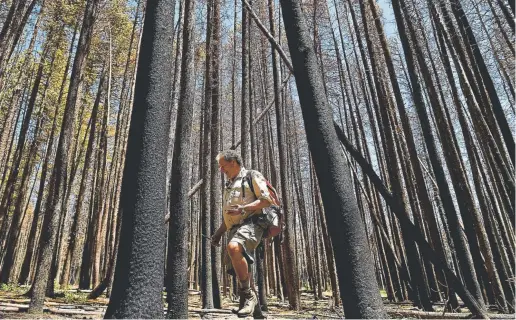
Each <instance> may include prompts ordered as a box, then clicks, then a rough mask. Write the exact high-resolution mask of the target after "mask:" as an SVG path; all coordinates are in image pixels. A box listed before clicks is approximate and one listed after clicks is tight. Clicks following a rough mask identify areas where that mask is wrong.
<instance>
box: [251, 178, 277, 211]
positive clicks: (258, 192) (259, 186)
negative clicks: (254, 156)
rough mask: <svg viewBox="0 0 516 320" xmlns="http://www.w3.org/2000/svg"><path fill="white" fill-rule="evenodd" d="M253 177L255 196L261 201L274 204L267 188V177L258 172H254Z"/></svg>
mask: <svg viewBox="0 0 516 320" xmlns="http://www.w3.org/2000/svg"><path fill="white" fill-rule="evenodd" d="M251 177H252V178H253V189H254V195H255V196H256V198H258V199H259V200H262V199H264V200H267V201H268V202H269V203H270V204H274V200H273V199H272V196H271V194H270V192H269V188H268V187H267V182H266V180H265V177H264V176H263V175H262V174H261V173H260V172H258V171H252V173H251Z"/></svg>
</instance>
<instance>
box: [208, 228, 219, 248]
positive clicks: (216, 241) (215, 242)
mask: <svg viewBox="0 0 516 320" xmlns="http://www.w3.org/2000/svg"><path fill="white" fill-rule="evenodd" d="M220 238H222V233H220V232H218V230H217V232H215V234H214V235H212V236H211V245H212V246H214V247H220V243H219V242H220Z"/></svg>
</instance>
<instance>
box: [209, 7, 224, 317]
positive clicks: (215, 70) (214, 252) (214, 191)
mask: <svg viewBox="0 0 516 320" xmlns="http://www.w3.org/2000/svg"><path fill="white" fill-rule="evenodd" d="M220 5H221V4H220V0H215V1H213V8H212V10H213V12H212V24H213V25H212V28H213V29H212V38H211V55H210V58H211V61H210V63H211V67H210V68H211V70H210V71H211V75H210V77H211V81H210V85H211V99H212V101H211V159H210V162H209V163H210V165H211V170H210V192H211V194H210V208H211V212H212V217H211V219H210V222H211V233H210V234H215V231H216V230H217V228H218V227H219V226H220V224H221V222H222V215H221V212H220V208H221V189H220V177H221V174H220V171H219V170H217V169H218V166H217V163H216V162H215V161H214V159H213V156H214V155H216V154H217V153H218V151H219V144H220V143H219V114H220V103H219V100H220V98H219V92H220V89H219V86H220V85H219V68H220V47H221V46H220ZM220 258H221V249H220V247H213V246H212V247H211V269H212V287H213V289H212V290H213V306H214V307H215V308H217V309H219V308H221V307H222V304H221V298H220V285H219V275H220V274H221V266H220V263H221V259H220Z"/></svg>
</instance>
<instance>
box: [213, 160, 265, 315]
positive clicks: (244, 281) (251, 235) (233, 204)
mask: <svg viewBox="0 0 516 320" xmlns="http://www.w3.org/2000/svg"><path fill="white" fill-rule="evenodd" d="M216 160H217V161H218V163H219V168H220V171H222V173H224V174H225V175H226V177H227V181H226V188H225V190H224V198H223V200H222V211H223V216H224V219H223V222H222V224H221V226H220V227H219V229H218V230H217V231H216V232H215V234H214V235H213V237H212V242H213V244H214V245H219V242H220V238H221V237H222V235H223V234H224V232H226V231H227V230H229V234H228V239H229V241H228V245H227V250H228V254H229V257H230V258H231V263H232V265H233V269H234V271H235V273H236V275H237V276H238V279H239V281H240V304H239V306H238V312H237V314H238V316H239V317H246V316H249V315H252V314H253V312H254V309H255V307H256V305H257V303H258V299H257V297H256V294H255V292H254V291H253V290H252V289H251V287H250V279H251V273H250V272H249V267H250V265H251V264H253V263H254V259H253V251H254V249H256V247H257V246H258V244H259V243H260V241H261V239H262V235H263V231H264V230H263V229H262V227H260V226H259V225H257V224H256V222H257V218H258V217H260V215H261V214H262V210H261V209H263V208H266V207H268V206H270V205H271V204H273V199H272V198H271V195H270V193H269V190H268V188H267V183H266V181H265V178H264V177H263V175H262V174H261V173H259V172H257V171H254V170H253V171H251V176H252V182H251V181H248V179H247V178H246V176H247V173H248V170H246V169H245V168H244V167H243V165H242V158H241V157H240V154H238V153H237V152H235V151H233V150H227V151H223V152H221V153H219V155H217V157H216ZM249 183H253V189H254V193H253V191H252V190H251V188H250V187H249Z"/></svg>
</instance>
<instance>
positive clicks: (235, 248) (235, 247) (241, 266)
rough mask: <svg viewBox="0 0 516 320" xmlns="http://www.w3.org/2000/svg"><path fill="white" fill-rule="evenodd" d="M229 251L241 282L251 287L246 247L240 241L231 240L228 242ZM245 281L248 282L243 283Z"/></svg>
mask: <svg viewBox="0 0 516 320" xmlns="http://www.w3.org/2000/svg"><path fill="white" fill-rule="evenodd" d="M228 253H229V257H230V258H231V263H232V264H233V269H235V272H236V274H237V276H238V280H240V284H241V285H244V286H245V287H247V288H249V265H248V264H247V260H246V259H245V258H244V248H243V247H242V245H241V244H240V243H238V242H236V241H231V242H229V244H228ZM243 281H244V282H246V283H242V282H243Z"/></svg>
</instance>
